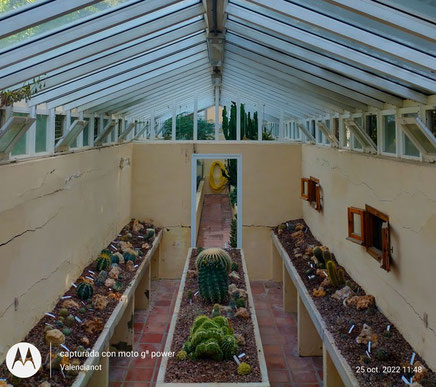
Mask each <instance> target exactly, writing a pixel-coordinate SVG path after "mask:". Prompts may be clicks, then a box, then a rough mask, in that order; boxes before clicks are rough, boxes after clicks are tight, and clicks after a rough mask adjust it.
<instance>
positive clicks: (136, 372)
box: [110, 280, 322, 387]
mask: <svg viewBox="0 0 436 387" xmlns="http://www.w3.org/2000/svg"><path fill="white" fill-rule="evenodd" d="M251 286H252V290H253V297H254V303H255V307H256V315H257V319H258V322H259V328H260V334H261V338H262V344H263V349H264V351H265V357H266V363H267V367H268V377H269V380H270V383H271V386H272V387H278V386H281V387H285V386H292V387H321V386H322V383H321V381H322V360H321V358H310V357H305V358H300V357H298V355H297V328H296V315H295V314H292V313H286V312H284V311H283V308H282V305H283V296H282V289H281V286H280V284H277V283H274V282H258V281H255V282H252V283H251ZM178 287H179V281H170V280H160V281H154V282H153V286H152V297H153V300H152V306H151V309H150V311H148V312H147V311H146V312H140V313H135V319H134V327H135V345H134V349H135V350H137V351H146V350H149V351H150V352H151V351H163V349H164V346H165V340H166V337H167V332H168V328H169V324H170V321H171V315H172V312H173V309H174V305H175V302H176V297H177V290H178ZM159 366H160V360H156V359H153V360H152V359H150V358H147V359H144V360H142V359H111V362H110V380H111V384H110V385H111V386H113V387H115V386H117V387H118V386H123V387H134V386H146V387H148V386H154V385H155V382H156V379H157V374H158V372H159Z"/></svg>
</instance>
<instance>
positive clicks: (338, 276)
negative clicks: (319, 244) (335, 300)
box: [327, 261, 345, 288]
mask: <svg viewBox="0 0 436 387" xmlns="http://www.w3.org/2000/svg"><path fill="white" fill-rule="evenodd" d="M327 272H328V275H329V279H330V282H331V283H332V285H333V286H334V287H336V288H341V287H342V286H344V285H345V277H344V270H343V269H337V267H336V264H335V263H334V262H333V261H328V262H327Z"/></svg>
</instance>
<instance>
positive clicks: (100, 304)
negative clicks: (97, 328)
mask: <svg viewBox="0 0 436 387" xmlns="http://www.w3.org/2000/svg"><path fill="white" fill-rule="evenodd" d="M107 304H108V299H107V298H106V297H105V296H103V295H101V294H96V295H95V296H94V297H92V306H93V307H94V308H95V309H97V310H103V309H105V308H106V306H107Z"/></svg>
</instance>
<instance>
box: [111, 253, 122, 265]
mask: <svg viewBox="0 0 436 387" xmlns="http://www.w3.org/2000/svg"><path fill="white" fill-rule="evenodd" d="M111 262H112V263H116V264H117V265H119V264H120V257H118V255H116V254H111Z"/></svg>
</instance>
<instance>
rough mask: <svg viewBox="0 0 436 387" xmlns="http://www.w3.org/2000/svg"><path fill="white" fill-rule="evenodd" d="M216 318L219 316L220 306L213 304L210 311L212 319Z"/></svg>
mask: <svg viewBox="0 0 436 387" xmlns="http://www.w3.org/2000/svg"><path fill="white" fill-rule="evenodd" d="M218 316H221V313H220V306H219V305H218V304H215V305H214V306H213V309H212V317H218Z"/></svg>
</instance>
